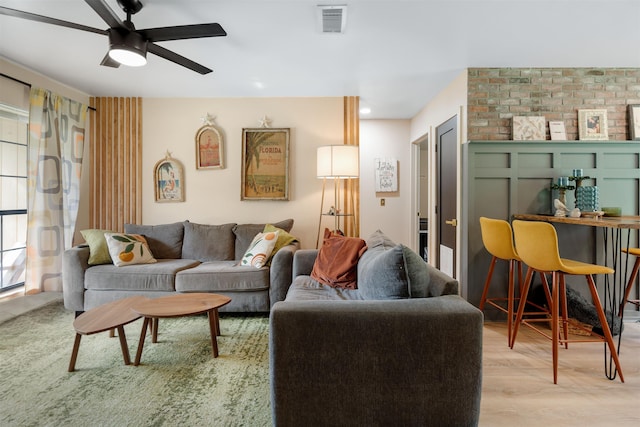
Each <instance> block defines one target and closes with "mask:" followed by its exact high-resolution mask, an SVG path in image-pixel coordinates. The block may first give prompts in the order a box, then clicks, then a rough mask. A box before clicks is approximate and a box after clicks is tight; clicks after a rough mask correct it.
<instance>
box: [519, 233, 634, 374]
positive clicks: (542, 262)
mask: <svg viewBox="0 0 640 427" xmlns="http://www.w3.org/2000/svg"><path fill="white" fill-rule="evenodd" d="M513 232H514V237H515V243H516V249H517V251H518V255H519V256H520V258H521V259H522V261H523V262H524V263H525V264H527V265H528V266H529V269H528V271H527V277H530V276H531V274H533V271H539V272H542V273H550V274H551V276H552V285H551V306H550V308H551V337H549V335H548V333H545V332H544V331H543V330H541V329H538V328H536V327H535V326H533V323H532V322H530V321H529V320H527V319H525V320H523V319H522V315H523V313H524V304H523V301H526V299H525V298H524V295H526V293H527V292H528V290H529V282H530V281H527V279H526V278H525V284H524V292H525V293H524V294H523V297H522V298H521V299H520V304H519V305H518V313H517V314H516V323H515V325H514V330H513V339H512V343H515V339H516V336H517V334H518V326H519V325H520V323H521V322H522V323H523V324H525V325H527V326H529V327H531V328H533V329H534V330H536V331H537V332H539V333H540V334H542V335H544V336H546V337H547V338H551V341H552V355H553V383H554V384H557V383H558V345H559V344H561V343H562V344H565V347H566V346H567V343H569V342H593V340H585V339H571V340H569V339H568V334H567V324H568V319H567V314H566V285H565V275H567V274H570V275H582V276H584V277H585V278H586V279H587V284H588V285H589V291H590V292H591V298H592V300H593V305H594V306H595V308H596V313H597V314H598V319H599V320H600V324H601V325H602V331H603V333H604V336H601V335H598V334H595V333H594V332H592V335H594V336H597V337H600V338H601V340H602V341H604V342H605V343H606V345H607V346H608V347H609V351H610V352H611V356H612V357H613V361H614V363H615V365H616V369H617V370H618V373H619V374H620V381H622V382H624V376H623V375H622V368H621V367H620V361H619V359H618V353H617V352H616V347H615V344H614V342H613V336H612V335H611V331H610V329H609V327H608V323H607V318H606V316H605V314H604V310H603V308H602V304H601V302H600V297H599V296H598V290H597V289H596V284H595V282H594V281H593V275H594V274H612V273H613V272H614V270H613V269H611V268H609V267H605V266H601V265H597V264H588V263H584V262H580V261H574V260H570V259H565V258H560V253H559V250H558V235H557V234H556V230H555V228H553V226H552V225H551V224H549V223H547V222H541V221H520V220H514V221H513ZM561 304H562V306H563V315H562V317H563V318H562V321H563V329H564V334H563V335H564V337H563V338H560V334H559V330H558V329H559V325H558V323H559V322H558V320H559V319H558V311H559V306H560V305H561Z"/></svg>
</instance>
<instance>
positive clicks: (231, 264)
mask: <svg viewBox="0 0 640 427" xmlns="http://www.w3.org/2000/svg"><path fill="white" fill-rule="evenodd" d="M266 289H269V268H267V267H263V268H255V267H251V266H242V265H238V262H237V261H210V262H203V263H202V264H200V265H199V266H197V267H195V268H190V269H188V270H184V271H181V272H179V273H178V274H177V275H176V291H178V292H224V291H259V290H266Z"/></svg>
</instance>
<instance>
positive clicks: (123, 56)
mask: <svg viewBox="0 0 640 427" xmlns="http://www.w3.org/2000/svg"><path fill="white" fill-rule="evenodd" d="M85 1H86V2H87V4H88V5H89V6H90V7H91V8H92V9H93V10H94V11H95V12H96V13H97V14H98V15H100V17H101V18H102V19H103V20H104V21H105V22H106V23H107V25H109V28H108V29H106V30H101V29H99V28H93V27H88V26H86V25H82V24H76V23H74V22H68V21H63V20H61V19H56V18H50V17H48V16H42V15H37V14H35V13H30V12H23V11H20V10H16V9H10V8H8V7H2V6H0V15H8V16H13V17H16V18H23V19H29V20H31V21H38V22H44V23H47V24H53V25H59V26H62V27H67V28H73V29H76V30H82V31H88V32H90V33H96V34H104V35H107V36H109V46H110V48H109V52H107V54H106V55H105V57H104V59H103V60H102V62H101V63H100V65H105V66H107V67H119V66H120V65H121V64H123V65H129V66H141V65H145V64H146V63H147V52H151V53H153V54H155V55H158V56H160V57H161V58H164V59H167V60H169V61H172V62H175V63H176V64H178V65H182V66H183V67H186V68H189V69H191V70H193V71H196V72H198V73H200V74H208V73H210V72H211V71H212V70H211V69H209V68H207V67H205V66H203V65H200V64H198V63H196V62H194V61H192V60H190V59H187V58H185V57H184V56H181V55H178V54H177V53H175V52H172V51H170V50H168V49H165V48H163V47H161V46H158V45H157V44H155V42H161V41H167V40H184V39H195V38H202V37H221V36H226V35H227V33H226V32H225V31H224V29H223V28H222V27H221V26H220V24H216V23H211V24H195V25H178V26H173V27H159V28H147V29H144V30H137V29H136V28H135V27H134V25H133V22H131V15H134V14H136V13H138V12H140V10H141V9H142V3H141V2H140V1H139V0H117V1H118V5H120V7H121V8H122V10H124V12H125V13H126V14H127V18H126V19H125V20H124V21H122V20H120V18H119V17H118V15H116V14H115V13H114V11H113V10H112V9H111V8H110V7H109V5H107V3H106V2H105V0H85Z"/></svg>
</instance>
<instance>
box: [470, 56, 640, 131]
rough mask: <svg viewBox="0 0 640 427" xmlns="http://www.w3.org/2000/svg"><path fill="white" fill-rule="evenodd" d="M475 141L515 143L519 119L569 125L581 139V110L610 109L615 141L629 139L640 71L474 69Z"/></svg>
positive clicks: (638, 95) (472, 125)
mask: <svg viewBox="0 0 640 427" xmlns="http://www.w3.org/2000/svg"><path fill="white" fill-rule="evenodd" d="M468 73H469V79H468V80H469V82H468V134H467V137H468V139H469V140H510V139H512V136H511V118H512V117H513V116H544V117H545V120H546V139H550V138H549V123H548V122H549V120H562V121H564V124H565V128H566V132H567V139H568V140H577V139H578V110H580V109H606V110H607V122H608V134H609V140H628V139H629V129H628V113H627V105H628V104H640V68H469V70H468Z"/></svg>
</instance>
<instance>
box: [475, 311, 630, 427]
mask: <svg viewBox="0 0 640 427" xmlns="http://www.w3.org/2000/svg"><path fill="white" fill-rule="evenodd" d="M506 331H507V329H506V323H499V322H490V323H489V322H487V323H485V326H484V335H483V338H484V343H483V385H482V403H481V411H480V426H487V427H489V426H491V427H494V426H534V425H535V426H543V427H556V426H563V427H565V426H580V427H587V426H616V427H623V426H634V427H638V426H640V323H638V322H637V321H635V320H634V321H625V325H624V330H623V334H622V344H621V350H620V363H621V366H622V372H623V373H624V377H625V382H624V383H621V382H620V379H619V377H617V378H616V379H615V380H614V381H611V380H609V379H607V378H606V376H605V368H604V359H605V357H604V344H602V343H587V344H582V343H576V344H569V348H568V349H564V348H562V349H560V351H559V356H558V384H553V368H552V360H551V341H550V340H548V339H546V338H544V337H543V336H541V335H539V334H538V333H536V332H535V331H532V330H530V329H529V328H527V327H521V328H520V332H519V333H518V339H517V341H516V343H515V346H514V348H513V350H511V349H509V347H508V345H507V338H506V336H507V335H506V333H507V332H506ZM614 339H615V341H616V345H617V343H618V337H614Z"/></svg>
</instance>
